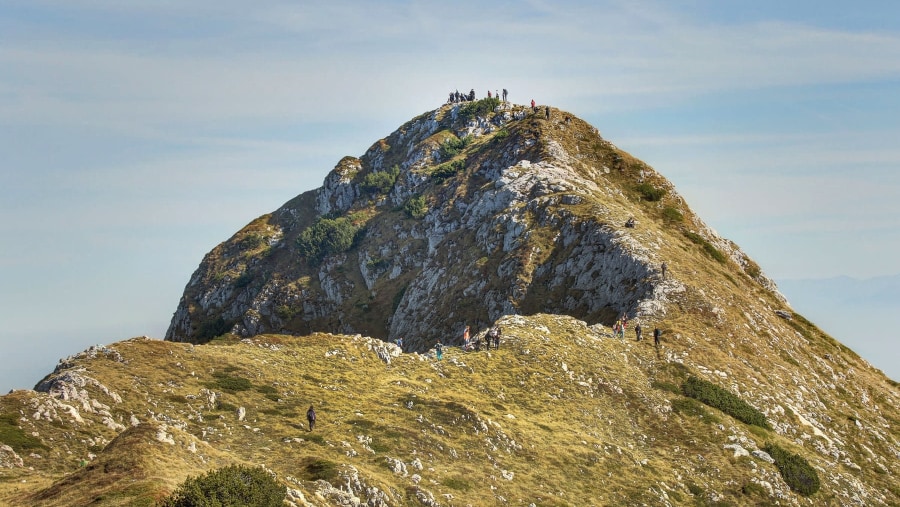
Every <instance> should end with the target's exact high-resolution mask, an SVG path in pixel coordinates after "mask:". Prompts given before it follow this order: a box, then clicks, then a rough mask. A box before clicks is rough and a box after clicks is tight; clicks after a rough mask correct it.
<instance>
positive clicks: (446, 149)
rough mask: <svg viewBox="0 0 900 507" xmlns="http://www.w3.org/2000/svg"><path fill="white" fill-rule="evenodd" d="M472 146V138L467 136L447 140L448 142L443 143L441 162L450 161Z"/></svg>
mask: <svg viewBox="0 0 900 507" xmlns="http://www.w3.org/2000/svg"><path fill="white" fill-rule="evenodd" d="M470 144H472V136H465V137H462V138H459V137H456V136H454V137H451V138H450V139H447V140H446V141H444V142H443V143H441V147H440V154H441V160H449V159H451V158H453V157H455V156H457V155H459V154H460V153H461V152H462V151H463V150H464V149H466V146H468V145H470Z"/></svg>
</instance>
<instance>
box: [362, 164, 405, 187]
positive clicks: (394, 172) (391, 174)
mask: <svg viewBox="0 0 900 507" xmlns="http://www.w3.org/2000/svg"><path fill="white" fill-rule="evenodd" d="M399 175H400V167H399V166H396V165H395V166H394V167H391V168H390V169H389V170H387V171H374V172H370V173H369V174H367V175H366V176H365V177H364V178H363V181H362V183H361V184H360V187H361V188H362V190H363V191H364V192H368V193H370V194H386V193H388V192H390V191H391V188H393V187H394V183H396V182H397V176H399Z"/></svg>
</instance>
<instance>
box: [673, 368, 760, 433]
mask: <svg viewBox="0 0 900 507" xmlns="http://www.w3.org/2000/svg"><path fill="white" fill-rule="evenodd" d="M681 389H682V391H683V392H684V395H685V396H687V397H689V398H694V399H695V400H697V401H701V402H703V403H705V404H707V405H709V406H710V407H713V408H717V409H719V410H721V411H722V412H725V413H726V414H728V415H730V416H731V417H734V418H735V419H737V420H738V421H741V422H744V423H746V424H751V425H754V426H759V427H761V428H766V429H770V428H771V427H770V426H769V423H768V421H766V416H765V415H764V414H763V413H762V412H760V411H759V410H757V409H755V408H753V407H752V406H751V405H749V404H748V403H747V402H745V401H744V400H742V399H740V398H738V397H737V396H735V395H733V394H731V393H730V392H729V391H726V390H725V389H722V388H721V387H719V386H717V385H715V384H713V383H712V382H707V381H706V380H702V379H699V378H697V377H693V376H691V377H688V379H687V380H686V381H685V382H684V384H682V385H681Z"/></svg>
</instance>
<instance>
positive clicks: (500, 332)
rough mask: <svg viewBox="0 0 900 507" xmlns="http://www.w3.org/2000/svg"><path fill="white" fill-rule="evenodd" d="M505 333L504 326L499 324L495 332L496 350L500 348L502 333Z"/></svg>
mask: <svg viewBox="0 0 900 507" xmlns="http://www.w3.org/2000/svg"><path fill="white" fill-rule="evenodd" d="M502 334H503V328H502V327H500V326H497V332H496V333H494V350H499V349H500V335H502Z"/></svg>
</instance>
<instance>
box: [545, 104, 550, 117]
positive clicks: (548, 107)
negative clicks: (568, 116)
mask: <svg viewBox="0 0 900 507" xmlns="http://www.w3.org/2000/svg"><path fill="white" fill-rule="evenodd" d="M545 111H546V112H547V119H548V120H549V119H550V106H547V108H546V109H545Z"/></svg>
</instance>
